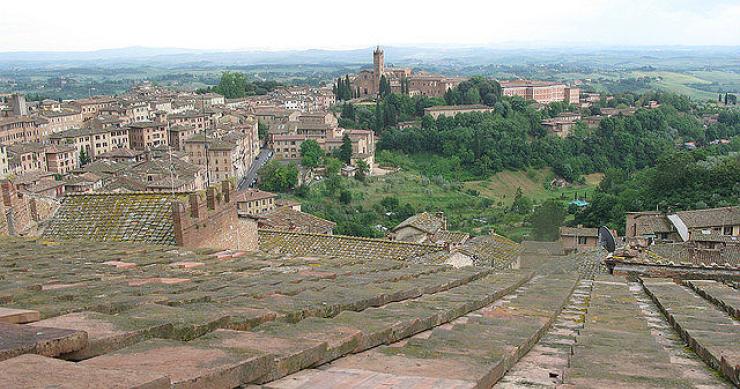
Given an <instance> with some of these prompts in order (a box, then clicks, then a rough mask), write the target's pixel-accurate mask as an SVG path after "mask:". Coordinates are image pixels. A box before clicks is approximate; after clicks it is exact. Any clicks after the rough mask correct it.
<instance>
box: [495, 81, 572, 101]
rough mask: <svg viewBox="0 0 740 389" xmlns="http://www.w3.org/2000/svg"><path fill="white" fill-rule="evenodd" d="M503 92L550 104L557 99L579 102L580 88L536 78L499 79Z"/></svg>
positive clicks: (505, 94) (507, 94)
mask: <svg viewBox="0 0 740 389" xmlns="http://www.w3.org/2000/svg"><path fill="white" fill-rule="evenodd" d="M499 84H501V89H502V91H501V93H502V94H503V95H504V96H519V97H521V98H523V99H524V100H528V101H536V102H538V103H541V104H548V103H552V102H555V101H564V102H567V103H570V104H578V103H579V101H580V100H579V99H580V97H579V96H580V89H579V88H575V87H570V86H566V85H564V84H561V83H558V82H550V81H534V80H510V81H499Z"/></svg>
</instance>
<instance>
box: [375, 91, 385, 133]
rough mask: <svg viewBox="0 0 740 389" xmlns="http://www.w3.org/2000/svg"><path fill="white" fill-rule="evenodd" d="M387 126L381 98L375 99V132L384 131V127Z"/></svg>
mask: <svg viewBox="0 0 740 389" xmlns="http://www.w3.org/2000/svg"><path fill="white" fill-rule="evenodd" d="M384 127H385V123H383V110H382V109H381V106H380V99H378V100H376V101H375V128H374V130H375V133H376V134H380V132H381V131H383V128H384Z"/></svg>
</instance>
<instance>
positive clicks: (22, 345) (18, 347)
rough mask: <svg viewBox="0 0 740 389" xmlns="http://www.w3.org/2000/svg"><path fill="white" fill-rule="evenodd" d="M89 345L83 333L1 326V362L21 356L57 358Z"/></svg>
mask: <svg viewBox="0 0 740 389" xmlns="http://www.w3.org/2000/svg"><path fill="white" fill-rule="evenodd" d="M86 345H87V334H86V333H85V332H83V331H76V330H68V329H61V328H51V327H35V326H29V325H24V324H0V361H2V360H5V359H10V358H13V357H16V356H18V355H21V354H40V355H44V356H49V357H55V356H58V355H60V354H66V353H70V352H74V351H78V350H81V349H83V348H85V346H86Z"/></svg>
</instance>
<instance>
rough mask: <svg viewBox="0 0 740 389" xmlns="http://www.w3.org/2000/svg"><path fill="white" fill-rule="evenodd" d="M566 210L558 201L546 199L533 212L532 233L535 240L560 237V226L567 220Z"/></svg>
mask: <svg viewBox="0 0 740 389" xmlns="http://www.w3.org/2000/svg"><path fill="white" fill-rule="evenodd" d="M565 215H566V210H565V207H563V205H562V204H560V203H559V202H558V201H556V200H553V199H550V200H547V201H545V203H544V204H542V205H541V206H540V207H538V208H537V209H535V211H534V214H532V219H531V222H532V235H533V237H534V239H535V240H540V241H549V242H553V241H556V240H558V238H559V237H560V226H561V225H562V224H563V221H565Z"/></svg>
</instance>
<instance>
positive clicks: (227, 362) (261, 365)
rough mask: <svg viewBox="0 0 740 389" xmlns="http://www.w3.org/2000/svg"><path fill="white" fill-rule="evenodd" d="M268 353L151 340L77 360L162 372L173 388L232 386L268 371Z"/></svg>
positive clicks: (112, 367) (82, 363)
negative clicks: (84, 359)
mask: <svg viewBox="0 0 740 389" xmlns="http://www.w3.org/2000/svg"><path fill="white" fill-rule="evenodd" d="M271 359H272V356H271V355H270V354H267V353H263V352H261V351H255V350H250V349H246V348H241V349H238V350H235V349H226V348H215V347H202V346H198V345H193V344H189V343H186V342H180V341H175V340H164V339H153V340H148V341H145V342H142V343H139V344H136V345H134V346H131V347H127V348H125V349H122V350H119V351H116V352H114V353H110V354H105V355H101V356H99V357H95V358H92V359H88V360H86V361H83V362H80V364H81V365H83V366H88V367H96V368H103V369H124V370H131V371H135V372H146V373H154V374H162V375H165V376H167V377H169V379H170V380H171V381H172V387H173V388H189V389H194V388H233V387H237V386H239V385H242V384H245V383H249V382H252V381H254V380H256V379H257V378H259V377H261V376H263V375H264V374H266V373H267V372H268V371H269V370H270V366H271Z"/></svg>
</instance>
